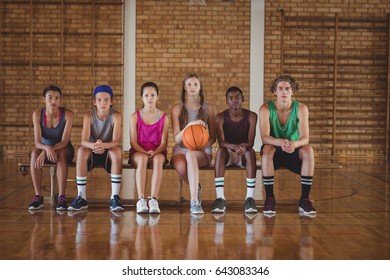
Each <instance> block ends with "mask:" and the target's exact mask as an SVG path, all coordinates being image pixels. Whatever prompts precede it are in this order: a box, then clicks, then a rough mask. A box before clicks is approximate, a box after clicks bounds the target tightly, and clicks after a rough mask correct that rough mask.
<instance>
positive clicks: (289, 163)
mask: <svg viewBox="0 0 390 280" xmlns="http://www.w3.org/2000/svg"><path fill="white" fill-rule="evenodd" d="M263 147H264V145H262V146H261V150H260V154H262V153H263ZM275 148H276V151H275V154H274V170H278V169H279V168H281V167H285V168H287V169H288V170H290V171H291V172H294V173H296V174H301V169H302V160H300V158H299V149H300V148H298V149H295V151H294V152H293V153H291V154H289V153H286V152H284V151H283V150H282V148H280V147H275Z"/></svg>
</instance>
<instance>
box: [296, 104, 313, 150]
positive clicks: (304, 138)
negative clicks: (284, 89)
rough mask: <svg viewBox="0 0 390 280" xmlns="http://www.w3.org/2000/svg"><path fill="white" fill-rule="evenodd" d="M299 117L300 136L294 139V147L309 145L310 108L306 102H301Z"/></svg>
mask: <svg viewBox="0 0 390 280" xmlns="http://www.w3.org/2000/svg"><path fill="white" fill-rule="evenodd" d="M298 118H299V136H300V138H299V139H298V140H296V141H292V145H294V148H299V147H302V146H306V145H309V109H308V108H307V106H306V105H305V104H302V103H299V108H298Z"/></svg>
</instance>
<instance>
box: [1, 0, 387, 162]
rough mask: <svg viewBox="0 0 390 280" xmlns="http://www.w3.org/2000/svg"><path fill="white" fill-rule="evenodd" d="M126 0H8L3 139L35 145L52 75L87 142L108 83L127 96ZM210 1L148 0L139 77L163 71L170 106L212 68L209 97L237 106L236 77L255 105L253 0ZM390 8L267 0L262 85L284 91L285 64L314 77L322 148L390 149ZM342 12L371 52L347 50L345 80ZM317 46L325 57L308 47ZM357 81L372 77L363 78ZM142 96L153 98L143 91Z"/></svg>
mask: <svg viewBox="0 0 390 280" xmlns="http://www.w3.org/2000/svg"><path fill="white" fill-rule="evenodd" d="M62 2H63V4H62ZM122 2H123V1H119V0H118V1H81V0H80V1H74V0H64V1H52V2H49V1H45V2H37V1H10V0H2V1H1V2H0V15H1V20H0V24H1V25H0V28H1V29H0V31H1V32H0V63H1V64H0V66H1V67H0V92H1V97H2V102H1V104H0V111H1V114H0V126H1V133H0V145H1V146H2V149H3V151H5V152H27V151H28V150H30V149H31V148H32V145H33V137H32V128H31V113H32V111H33V110H34V109H35V108H38V107H40V106H42V104H43V103H41V92H42V89H43V88H44V87H46V86H47V85H49V84H57V85H59V86H60V87H61V88H62V90H63V92H64V99H63V105H65V106H66V107H69V108H70V109H72V110H73V111H74V112H75V123H74V129H73V132H72V142H73V143H74V144H75V145H76V146H77V145H78V144H79V142H80V132H81V118H82V115H83V113H84V112H85V111H86V110H88V109H89V108H90V107H91V105H92V103H91V91H92V89H93V87H94V86H95V85H96V84H98V83H109V84H110V85H112V86H113V89H114V92H115V93H117V95H116V96H117V98H116V100H115V106H116V107H117V108H119V109H122V108H123V104H122V93H123V78H124V77H123V53H122V44H123V18H122V17H123V13H122V12H123V3H122ZM206 2H207V6H199V7H195V6H189V5H188V1H186V0H181V1H179V0H175V1H173V0H172V1H147V0H144V1H137V6H136V8H137V19H136V23H137V30H136V36H137V38H136V51H137V56H136V59H137V60H136V75H137V76H136V83H137V85H136V87H137V89H139V88H140V86H141V84H142V83H143V82H145V81H149V80H150V81H154V82H156V83H157V84H158V85H159V87H160V90H161V97H160V101H159V106H160V108H161V109H162V110H163V111H166V112H167V113H170V109H171V107H172V105H173V104H175V103H177V102H178V101H179V98H180V93H181V83H182V79H183V77H184V75H185V73H187V72H190V71H194V72H197V73H199V74H200V75H201V77H202V78H203V82H204V85H205V92H206V99H207V100H208V101H209V102H210V103H213V104H215V105H216V108H217V111H220V110H223V109H224V108H225V100H224V93H225V91H226V88H227V87H229V86H231V85H237V86H239V87H241V88H242V89H243V90H244V93H245V94H246V95H247V96H246V97H247V99H246V102H245V103H246V104H245V105H246V107H249V102H250V100H249V95H248V93H249V90H250V89H249V63H250V17H251V11H250V6H251V1H250V0H238V1H236V2H234V3H229V2H224V1H222V0H207V1H206ZM281 9H283V10H284V16H285V18H284V19H283V16H282V13H281ZM389 12H390V3H389V1H387V0H376V1H370V2H369V3H368V2H367V1H358V0H356V1H350V0H340V1H334V0H324V1H319V2H318V3H317V1H313V0H312V1H308V0H290V1H288V0H280V1H278V0H276V1H266V13H265V17H266V18H265V42H264V44H265V66H264V72H265V84H264V92H262V93H260V94H264V99H265V100H268V99H270V98H271V97H272V94H271V93H270V91H269V86H270V84H271V81H272V80H273V79H274V78H275V76H277V75H278V74H279V73H281V72H288V73H291V74H293V75H295V76H297V77H298V79H299V80H300V82H301V85H302V89H301V91H300V95H298V97H297V99H298V100H301V101H303V102H305V103H307V104H308V105H309V108H310V109H311V115H310V117H311V118H310V122H311V123H310V125H311V138H312V144H313V146H314V147H315V149H316V152H317V153H318V154H319V155H327V156H328V155H331V154H332V153H333V152H335V153H336V155H337V156H354V155H356V156H367V155H368V156H371V155H372V156H376V155H381V156H382V155H383V154H384V153H385V152H384V147H385V143H384V141H385V135H384V134H385V123H384V120H385V118H386V104H385V102H386V101H385V100H386V83H387V76H386V75H387V61H386V59H387V53H386V51H387V47H388V46H387V41H386V40H387V33H388V31H387V29H388V26H387V21H386V20H387V13H389ZM336 14H337V16H338V17H339V19H340V20H343V19H344V20H346V21H344V23H343V24H347V25H348V26H347V27H345V28H344V29H343V28H341V29H339V30H338V32H339V37H338V38H339V48H338V49H337V51H338V52H339V53H340V54H341V55H343V56H344V57H347V56H354V57H355V58H356V57H359V56H361V57H366V59H363V58H361V59H357V60H356V59H346V60H345V59H344V60H343V59H341V58H342V57H340V58H339V60H338V66H337V71H338V75H339V76H337V77H338V79H336V84H335V83H334V81H335V76H334V69H335V63H334V51H335V49H334V40H335V37H334V30H335V28H334V26H335V23H334V20H333V19H334V18H335V17H336ZM253 16H255V15H253ZM320 18H325V19H326V20H325V22H324V21H321V20H318V19H320ZM328 19H331V20H330V21H329V22H328V21H327V20H328ZM350 19H354V20H355V21H353V20H352V21H351V20H350ZM364 19H376V20H377V22H375V21H368V22H367V21H366V22H364ZM348 20H350V21H348ZM283 21H284V24H283ZM311 27H316V28H311ZM282 38H283V42H282ZM282 43H283V45H282ZM374 53H375V55H377V54H379V55H378V56H375V55H374ZM310 55H313V57H315V56H316V55H317V58H315V59H308V57H309V56H310ZM359 64H360V65H361V66H360V67H357V66H358V65H359ZM364 65H367V67H365V66H364ZM340 74H341V76H340ZM347 80H348V82H346V81H347ZM352 81H363V82H364V81H366V82H364V83H358V84H356V85H354V83H353V82H352ZM335 85H336V89H337V90H336V91H335V92H336V97H337V103H336V104H337V107H336V109H334V96H333V94H334V86H335ZM355 88H357V90H354V89H355ZM138 94H139V93H138V90H137V95H138ZM361 104H363V105H361ZM136 106H137V108H139V107H140V106H141V103H140V101H139V98H138V96H137V103H136ZM334 110H335V111H334ZM334 112H335V117H334V116H333V113H334ZM334 124H335V129H336V131H335V133H334V126H333V125H334ZM123 133H128V132H123ZM334 135H335V138H334ZM172 144H173V140H172V135H171V133H170V146H172ZM335 145H336V146H335Z"/></svg>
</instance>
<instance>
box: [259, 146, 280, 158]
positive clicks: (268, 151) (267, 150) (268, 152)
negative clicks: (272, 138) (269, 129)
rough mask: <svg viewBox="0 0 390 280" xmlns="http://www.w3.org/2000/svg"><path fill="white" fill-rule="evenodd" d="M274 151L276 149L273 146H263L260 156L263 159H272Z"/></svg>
mask: <svg viewBox="0 0 390 280" xmlns="http://www.w3.org/2000/svg"><path fill="white" fill-rule="evenodd" d="M275 150H276V148H275V146H273V145H264V146H263V149H262V151H261V155H262V156H263V157H273V156H274V154H275Z"/></svg>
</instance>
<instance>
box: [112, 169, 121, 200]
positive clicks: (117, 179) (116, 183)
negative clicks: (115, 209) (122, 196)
mask: <svg viewBox="0 0 390 280" xmlns="http://www.w3.org/2000/svg"><path fill="white" fill-rule="evenodd" d="M121 182H122V174H111V198H114V195H119V191H120V190H121Z"/></svg>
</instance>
